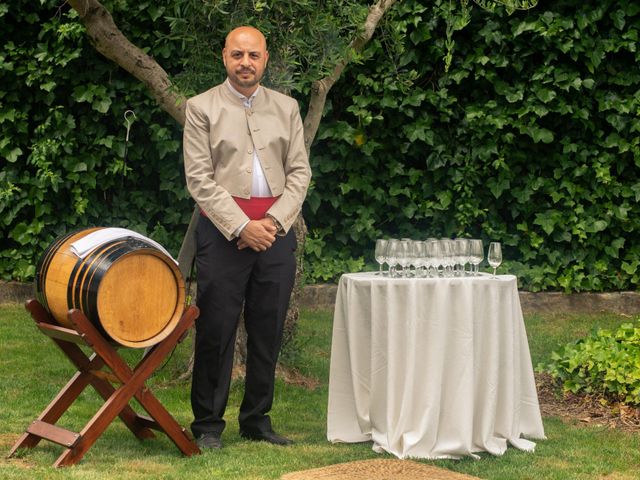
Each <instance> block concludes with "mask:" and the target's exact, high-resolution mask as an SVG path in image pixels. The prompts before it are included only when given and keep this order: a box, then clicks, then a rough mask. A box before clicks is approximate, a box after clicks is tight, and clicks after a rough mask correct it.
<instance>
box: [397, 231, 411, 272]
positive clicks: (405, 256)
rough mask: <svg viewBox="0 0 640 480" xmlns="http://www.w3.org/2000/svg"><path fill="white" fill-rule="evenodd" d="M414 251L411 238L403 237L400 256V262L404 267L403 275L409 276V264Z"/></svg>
mask: <svg viewBox="0 0 640 480" xmlns="http://www.w3.org/2000/svg"><path fill="white" fill-rule="evenodd" d="M412 253H413V252H412V251H411V239H409V238H403V239H402V240H400V255H399V256H398V263H399V264H400V266H401V267H402V270H401V272H400V276H401V277H408V276H409V269H410V267H409V265H411V256H412Z"/></svg>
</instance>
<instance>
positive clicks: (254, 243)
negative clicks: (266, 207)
mask: <svg viewBox="0 0 640 480" xmlns="http://www.w3.org/2000/svg"><path fill="white" fill-rule="evenodd" d="M276 231H277V228H276V226H275V225H274V224H273V221H272V220H271V219H270V218H263V219H261V220H250V221H249V223H247V225H246V226H245V227H244V228H243V229H242V231H241V232H240V239H239V240H238V250H242V249H243V248H247V247H249V248H251V249H252V250H255V251H256V252H264V251H265V250H266V249H267V248H269V247H271V245H273V242H275V241H276Z"/></svg>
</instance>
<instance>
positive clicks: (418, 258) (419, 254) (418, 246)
mask: <svg viewBox="0 0 640 480" xmlns="http://www.w3.org/2000/svg"><path fill="white" fill-rule="evenodd" d="M413 254H414V256H415V258H414V259H413V262H414V266H415V276H416V277H424V276H425V274H424V270H425V265H426V261H427V259H426V256H427V254H426V242H421V241H420V240H415V241H414V242H413Z"/></svg>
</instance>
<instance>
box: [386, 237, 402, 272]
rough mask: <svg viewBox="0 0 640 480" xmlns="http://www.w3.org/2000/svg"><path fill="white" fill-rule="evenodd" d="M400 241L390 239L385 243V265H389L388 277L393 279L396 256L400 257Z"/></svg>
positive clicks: (396, 263) (396, 262)
mask: <svg viewBox="0 0 640 480" xmlns="http://www.w3.org/2000/svg"><path fill="white" fill-rule="evenodd" d="M399 250H400V240H398V239H395V238H392V239H390V240H389V242H388V243H387V265H389V276H390V277H394V276H395V272H396V265H398V256H399V255H400V251H399Z"/></svg>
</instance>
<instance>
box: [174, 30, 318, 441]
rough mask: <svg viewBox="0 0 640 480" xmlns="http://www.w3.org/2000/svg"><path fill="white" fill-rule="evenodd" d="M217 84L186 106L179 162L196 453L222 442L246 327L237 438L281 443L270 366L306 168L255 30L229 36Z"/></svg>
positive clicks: (294, 108)
mask: <svg viewBox="0 0 640 480" xmlns="http://www.w3.org/2000/svg"><path fill="white" fill-rule="evenodd" d="M222 58H223V61H224V65H225V68H226V70H227V79H226V81H225V82H224V83H222V84H220V85H218V86H216V87H214V88H212V89H210V90H208V91H206V92H204V93H202V94H200V95H197V96H195V97H193V98H191V99H189V101H188V102H187V108H186V121H185V128H184V164H185V173H186V177H187V186H188V188H189V191H190V193H191V195H192V196H193V198H194V200H195V201H196V202H197V204H198V205H199V207H200V209H201V211H202V215H201V218H200V219H199V222H198V226H197V230H196V239H197V253H196V267H197V282H198V293H197V305H198V307H199V308H200V312H201V313H200V317H199V319H198V321H197V322H196V346H195V363H194V368H193V383H192V387H191V405H192V408H193V414H194V421H193V423H192V424H191V430H192V431H193V434H194V435H195V437H196V439H197V442H198V445H199V446H200V448H204V449H212V448H220V447H221V446H222V441H221V434H222V431H223V429H224V427H225V421H224V420H223V415H224V411H225V408H226V405H227V399H228V396H229V386H230V382H231V370H232V367H233V350H234V345H235V337H236V329H237V326H238V321H239V317H240V313H241V310H242V305H243V302H244V318H245V327H246V330H247V337H248V339H247V363H246V379H245V392H244V398H243V400H242V404H241V406H240V414H239V417H238V421H239V424H240V435H241V436H242V437H243V438H247V439H250V440H262V441H267V442H270V443H274V444H278V445H288V444H290V443H292V442H291V440H289V439H287V438H285V437H283V436H281V435H278V434H277V433H275V432H274V431H273V428H272V426H271V420H270V418H269V416H268V415H267V413H268V412H269V410H270V409H271V405H272V401H273V388H274V378H275V367H276V362H277V359H278V352H279V350H280V346H281V342H282V333H283V327H284V319H285V315H286V311H287V308H288V304H289V297H290V295H291V290H292V288H293V282H294V277H295V269H296V265H295V257H294V252H295V249H296V239H295V235H294V233H293V231H292V230H291V225H292V224H293V222H294V220H295V219H296V216H297V215H298V213H299V212H300V209H301V207H302V202H303V201H304V198H305V195H306V192H307V187H308V185H309V180H310V178H311V171H310V168H309V161H308V158H307V154H306V150H305V145H304V140H303V127H302V121H301V119H300V113H299V110H298V105H297V103H296V101H295V100H294V99H292V98H290V97H287V96H285V95H282V94H280V93H278V92H275V91H273V90H270V89H268V88H265V87H263V86H261V85H260V79H261V78H262V75H263V74H264V71H265V68H266V66H267V61H268V60H269V53H268V51H267V44H266V40H265V38H264V36H263V35H262V33H261V32H260V31H258V30H256V29H255V28H252V27H239V28H236V29H235V30H232V31H231V32H230V33H229V34H228V35H227V38H226V41H225V47H224V49H223V50H222Z"/></svg>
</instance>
